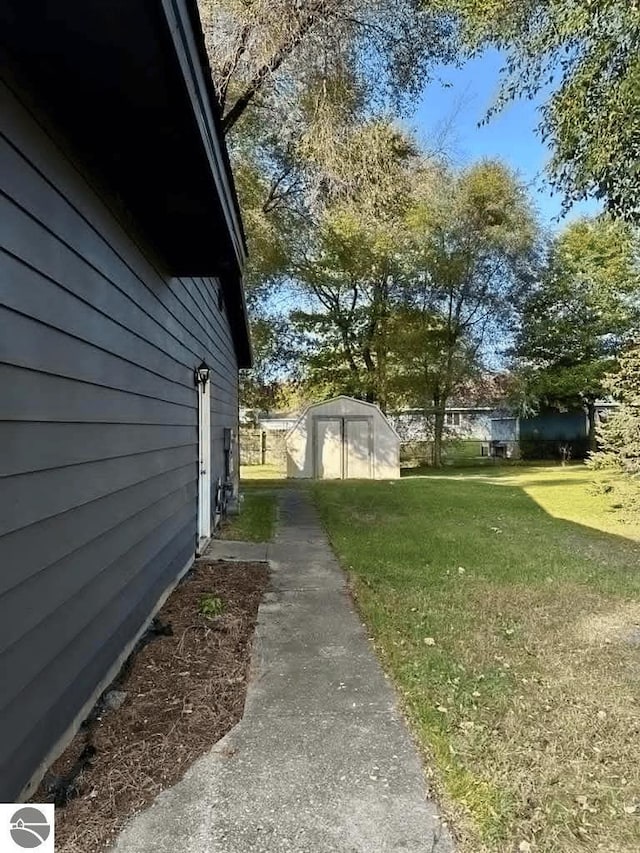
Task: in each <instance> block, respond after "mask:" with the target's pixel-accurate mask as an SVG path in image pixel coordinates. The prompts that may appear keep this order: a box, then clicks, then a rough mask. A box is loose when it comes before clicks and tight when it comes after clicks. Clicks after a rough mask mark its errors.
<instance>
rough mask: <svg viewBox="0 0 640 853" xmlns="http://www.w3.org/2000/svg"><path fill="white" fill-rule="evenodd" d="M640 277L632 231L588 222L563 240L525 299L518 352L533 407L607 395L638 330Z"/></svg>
mask: <svg viewBox="0 0 640 853" xmlns="http://www.w3.org/2000/svg"><path fill="white" fill-rule="evenodd" d="M639 299H640V276H639V272H638V265H637V244H636V237H635V234H634V232H633V230H632V229H631V228H630V227H629V226H627V225H625V224H624V223H622V222H620V221H617V222H615V221H614V222H611V221H607V220H601V219H597V220H589V219H583V220H580V221H578V222H575V223H572V224H571V225H569V226H568V227H567V228H566V229H565V230H564V231H563V232H561V233H560V234H559V235H557V236H556V237H555V239H554V241H553V243H552V245H551V247H550V251H549V258H548V263H547V265H546V267H545V269H544V271H543V275H542V277H541V279H540V281H539V282H538V285H537V287H535V288H534V289H533V290H532V292H531V293H530V294H529V296H528V297H527V298H526V299H525V300H524V304H523V308H522V317H521V326H520V329H519V333H518V335H517V339H516V343H515V348H514V353H515V355H516V356H517V359H518V365H519V370H520V374H521V378H522V382H523V391H524V399H525V400H526V401H527V404H528V406H529V408H531V407H532V405H533V406H535V405H536V404H537V405H557V404H561V405H564V406H569V407H571V406H582V405H586V406H587V407H588V408H590V414H591V427H592V429H591V433H592V435H591V438H592V443H593V439H594V434H593V428H594V426H595V414H594V411H593V404H594V403H595V400H596V399H597V398H598V397H602V396H603V395H604V394H605V393H606V390H607V389H606V383H605V377H606V375H607V374H608V373H609V372H611V371H612V370H614V369H615V366H616V357H617V354H618V351H619V349H620V347H621V346H622V345H623V344H624V342H625V341H626V340H627V339H628V337H629V335H631V334H632V333H633V331H634V329H636V328H637V324H638V320H639V317H640V313H639V312H640V304H639Z"/></svg>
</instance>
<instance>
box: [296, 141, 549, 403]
mask: <svg viewBox="0 0 640 853" xmlns="http://www.w3.org/2000/svg"><path fill="white" fill-rule="evenodd" d="M378 139H379V140H382V142H381V148H380V152H379V159H380V160H384V161H385V163H386V165H385V168H384V170H382V172H380V170H379V169H377V168H376V169H375V170H373V173H371V174H369V175H368V177H365V176H364V175H363V180H361V181H360V183H359V185H358V188H357V190H355V191H354V195H353V197H351V198H346V199H342V198H339V199H337V200H336V201H335V202H334V203H332V204H330V205H328V206H327V207H326V209H325V211H324V213H323V215H322V217H321V218H320V220H319V223H318V226H317V230H316V231H315V232H313V234H312V236H313V240H312V241H311V242H310V243H309V244H308V245H305V247H304V249H303V252H302V253H301V255H300V256H299V261H298V264H297V267H296V270H295V277H296V281H298V282H299V283H300V284H301V285H302V287H303V288H304V290H305V292H306V293H308V294H309V296H310V297H311V298H312V300H313V303H314V310H312V311H305V312H303V311H298V312H296V313H295V315H294V319H295V321H296V323H297V326H298V328H299V330H300V331H301V332H302V333H303V334H306V335H307V341H308V350H307V353H306V366H307V375H308V377H309V378H312V379H316V378H320V379H321V381H323V382H325V383H328V385H329V386H330V388H331V391H333V392H334V393H348V394H353V395H356V396H361V397H365V398H366V399H369V400H374V401H376V402H379V403H380V404H381V405H382V407H383V408H385V407H386V406H387V405H390V404H392V403H393V404H395V405H397V404H401V403H404V404H410V405H419V406H425V407H428V408H430V407H432V406H435V407H436V408H439V409H441V410H442V411H444V406H445V404H446V401H447V399H448V398H449V397H450V396H451V394H453V393H454V392H455V391H456V390H459V388H460V386H461V385H462V384H463V383H464V382H466V381H467V380H468V379H469V376H470V375H473V374H474V372H476V371H477V368H478V364H479V362H480V357H481V355H482V354H484V348H485V345H487V344H488V341H489V339H490V337H491V335H492V333H497V328H498V326H499V325H500V324H501V323H503V322H504V320H505V318H506V317H508V315H509V313H510V310H511V309H510V304H511V302H512V301H513V299H514V290H518V288H520V287H521V286H523V284H526V282H527V273H528V259H529V255H530V252H531V250H532V246H533V245H534V243H535V237H536V224H535V219H534V217H533V214H532V213H531V209H530V206H529V204H528V201H527V198H526V194H525V193H524V191H523V189H522V187H521V186H520V184H519V183H518V181H517V180H516V179H515V178H514V176H513V175H512V174H511V173H510V172H509V170H508V169H506V168H505V167H504V166H503V165H502V164H500V163H493V162H483V163H480V164H477V165H476V166H473V167H471V168H469V169H466V170H464V171H463V172H460V173H457V172H455V171H453V170H450V169H447V168H445V167H444V166H442V165H441V164H439V163H437V162H433V161H428V160H426V159H424V158H419V157H417V156H415V154H414V152H413V150H412V147H411V145H410V144H408V143H406V144H401V143H400V142H399V141H398V137H397V136H396V135H394V134H393V133H390V132H388V133H386V135H385V134H380V135H379V136H378ZM307 236H308V235H307Z"/></svg>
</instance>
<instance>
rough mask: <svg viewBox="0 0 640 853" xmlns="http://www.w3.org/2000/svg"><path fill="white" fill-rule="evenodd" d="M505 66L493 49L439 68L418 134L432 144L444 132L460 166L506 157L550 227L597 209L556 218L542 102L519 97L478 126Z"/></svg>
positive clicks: (593, 205)
mask: <svg viewBox="0 0 640 853" xmlns="http://www.w3.org/2000/svg"><path fill="white" fill-rule="evenodd" d="M502 64H503V60H502V58H501V56H500V54H499V53H498V52H497V51H495V50H491V51H487V52H486V53H485V54H484V55H483V56H481V57H478V58H476V59H472V60H469V61H468V62H467V63H466V64H465V65H464V66H462V67H461V68H454V67H450V66H444V67H442V68H440V69H438V73H437V74H436V76H435V78H434V80H433V81H432V82H431V83H430V84H428V86H427V87H426V88H425V90H424V93H423V96H422V98H421V100H420V104H419V106H418V109H417V111H416V113H415V114H414V115H413V116H412V118H411V120H410V121H409V124H410V125H411V126H412V127H413V128H414V129H415V131H416V132H417V134H418V138H419V139H420V140H421V141H422V142H423V143H424V144H425V146H426V147H427V148H430V147H433V145H434V140H437V139H438V138H439V137H440V136H441V134H442V133H443V131H444V133H445V139H444V145H445V148H446V150H447V152H448V153H449V155H450V156H451V157H452V159H453V161H454V163H455V164H456V165H465V164H467V163H470V162H473V160H476V159H480V158H483V157H497V158H500V159H503V160H505V161H506V162H507V163H509V165H510V166H511V167H512V168H514V169H515V170H516V171H517V172H518V173H519V174H520V176H521V178H522V180H523V181H524V182H525V183H526V184H527V185H529V187H530V190H531V196H532V199H533V201H534V203H535V205H536V207H537V208H538V211H539V213H540V217H541V221H542V222H543V223H544V224H546V225H547V226H548V227H550V228H553V229H557V228H559V227H562V224H563V223H566V222H567V221H570V220H571V219H574V218H576V217H577V216H580V215H583V214H593V213H597V212H599V210H600V206H599V205H598V203H597V202H587V203H581V204H579V205H576V206H574V208H572V210H571V211H570V213H568V214H567V216H566V218H565V219H564V220H561V221H560V222H558V221H556V220H557V218H558V216H559V215H560V213H561V201H562V200H561V197H560V196H559V195H558V194H555V195H552V194H551V188H550V185H549V182H548V180H547V179H546V177H545V175H544V166H545V163H546V162H547V160H548V157H549V152H548V149H547V148H546V146H545V144H544V143H543V142H542V140H541V138H540V136H539V135H538V133H537V132H536V127H537V125H538V123H539V116H538V113H537V111H536V108H537V106H538V105H539V103H536V102H535V101H529V100H519V101H515V102H513V103H512V104H510V105H508V106H507V107H506V108H505V109H504V111H503V112H501V113H500V114H498V115H496V116H495V117H494V118H492V119H491V121H490V122H489V124H488V125H483V126H482V127H478V123H479V122H480V121H481V120H482V119H483V118H484V117H485V115H486V112H487V109H488V108H489V107H490V106H491V104H492V102H493V100H494V98H495V96H496V94H497V91H498V88H499V82H500V68H501V67H502ZM443 83H449V84H450V87H449V88H445V87H444V86H443Z"/></svg>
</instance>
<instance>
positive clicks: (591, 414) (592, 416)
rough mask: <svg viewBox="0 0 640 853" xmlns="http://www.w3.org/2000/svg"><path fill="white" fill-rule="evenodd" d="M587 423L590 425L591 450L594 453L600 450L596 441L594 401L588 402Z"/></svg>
mask: <svg viewBox="0 0 640 853" xmlns="http://www.w3.org/2000/svg"><path fill="white" fill-rule="evenodd" d="M587 422H588V424H589V433H588V438H589V450H590V451H591V452H592V453H593V452H594V451H596V450H597V449H598V442H597V439H596V404H595V401H594V400H589V401H587Z"/></svg>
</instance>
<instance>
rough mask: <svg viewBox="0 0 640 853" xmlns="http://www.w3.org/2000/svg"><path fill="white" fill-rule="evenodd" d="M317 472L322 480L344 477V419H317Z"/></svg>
mask: <svg viewBox="0 0 640 853" xmlns="http://www.w3.org/2000/svg"><path fill="white" fill-rule="evenodd" d="M315 438H316V442H315V453H316V458H315V473H316V477H318V478H319V479H321V480H340V479H341V478H342V419H341V418H316V419H315Z"/></svg>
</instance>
